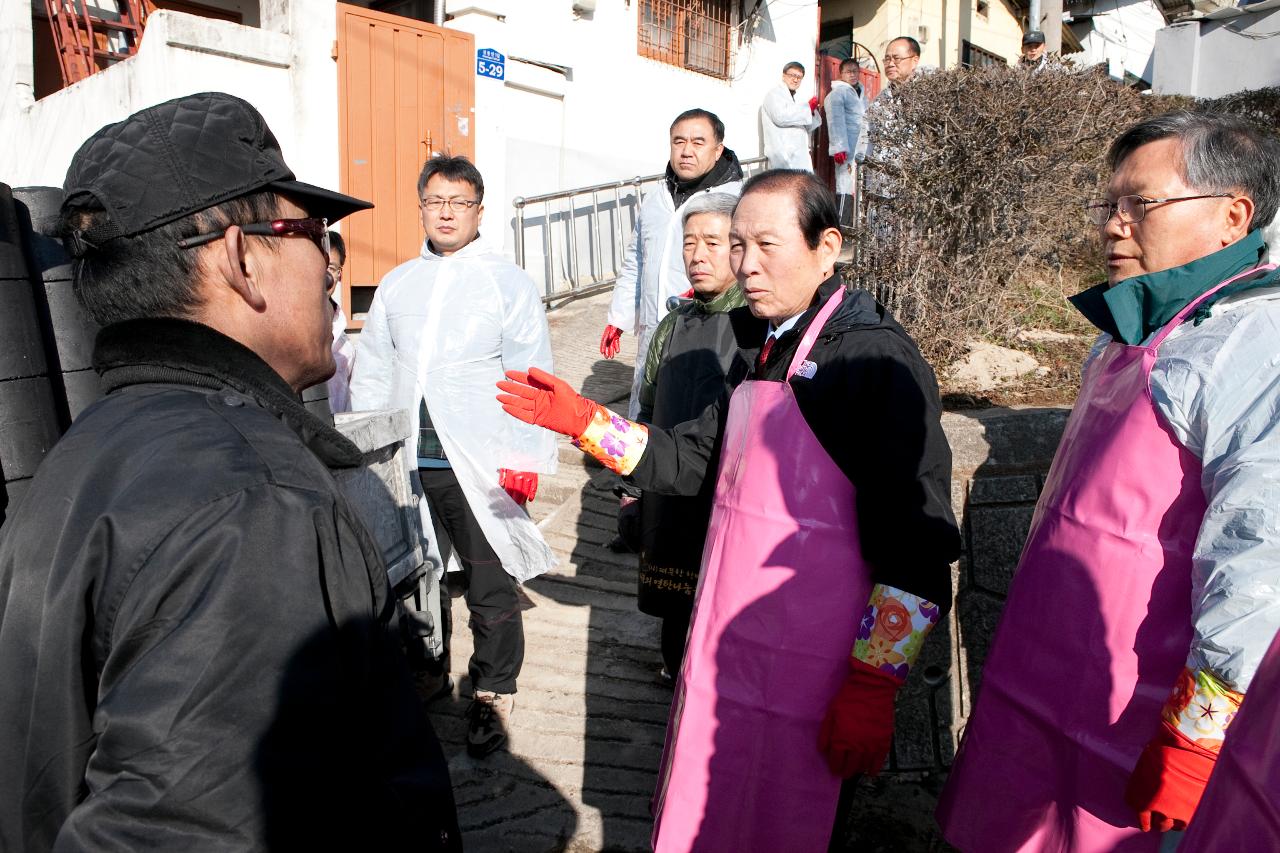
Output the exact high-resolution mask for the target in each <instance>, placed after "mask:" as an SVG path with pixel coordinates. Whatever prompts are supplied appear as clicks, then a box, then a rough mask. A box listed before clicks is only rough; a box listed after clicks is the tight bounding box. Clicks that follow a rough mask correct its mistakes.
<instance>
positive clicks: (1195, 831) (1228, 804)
mask: <svg viewBox="0 0 1280 853" xmlns="http://www.w3.org/2000/svg"><path fill="white" fill-rule="evenodd" d="M1179 849H1181V850H1190V851H1195V853H1240V851H1245V850H1280V636H1277V637H1276V639H1275V640H1273V641H1272V643H1271V649H1270V650H1269V651H1268V652H1267V656H1266V657H1265V658H1263V661H1262V666H1260V667H1258V674H1257V675H1255V676H1254V678H1253V682H1252V683H1251V684H1250V685H1249V690H1248V692H1247V693H1245V697H1244V704H1243V705H1241V706H1240V713H1239V714H1238V715H1237V716H1236V718H1235V720H1234V721H1233V722H1232V723H1231V728H1229V729H1227V740H1226V742H1225V743H1224V744H1223V745H1222V752H1221V753H1219V755H1218V763H1217V766H1216V767H1214V769H1213V776H1211V777H1210V778H1209V787H1207V788H1205V791H1204V797H1203V798H1202V799H1201V800H1200V806H1199V808H1197V809H1196V814H1195V817H1194V818H1192V819H1191V826H1189V827H1188V828H1187V832H1186V835H1185V836H1183V839H1182V844H1181V846H1180V848H1179Z"/></svg>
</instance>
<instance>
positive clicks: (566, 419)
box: [498, 367, 600, 438]
mask: <svg viewBox="0 0 1280 853" xmlns="http://www.w3.org/2000/svg"><path fill="white" fill-rule="evenodd" d="M498 389H499V390H501V391H503V392H504V393H502V394H499V395H498V402H499V403H501V404H502V410H503V411H504V412H506V413H507V414H508V415H511V417H513V418H519V419H520V420H522V421H524V422H525V423H527V424H534V425H535V426H540V427H546V428H547V429H549V430H553V431H555V432H558V433H560V434H561V435H567V436H569V437H570V438H577V437H578V436H580V435H582V434H583V433H584V432H586V430H587V426H588V425H589V424H590V423H591V419H592V418H593V417H594V416H595V413H596V410H597V409H599V408H600V404H599V403H596V402H595V401H593V400H588V399H587V398H586V397H583V396H582V395H581V394H579V393H578V392H577V391H574V390H573V388H571V387H570V386H569V383H568V382H565V381H564V380H563V379H560V378H559V377H557V376H553V375H551V374H550V373H547V372H546V371H545V370H539V369H538V368H536V367H531V368H529V372H528V373H521V372H520V371H518V370H508V371H507V378H506V379H504V380H502V381H501V382H499V383H498Z"/></svg>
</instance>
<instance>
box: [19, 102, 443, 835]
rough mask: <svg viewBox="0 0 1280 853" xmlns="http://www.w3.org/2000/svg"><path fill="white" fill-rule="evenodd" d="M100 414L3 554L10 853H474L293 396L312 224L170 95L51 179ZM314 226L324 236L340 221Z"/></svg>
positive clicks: (253, 149) (215, 116)
mask: <svg viewBox="0 0 1280 853" xmlns="http://www.w3.org/2000/svg"><path fill="white" fill-rule="evenodd" d="M65 189H66V200H65V201H64V203H63V208H62V216H63V228H64V235H65V236H64V241H65V242H66V244H67V246H68V249H69V250H70V251H71V252H72V254H73V255H74V256H75V285H74V286H75V293H76V297H77V298H78V299H79V301H80V303H81V305H82V306H83V307H84V309H85V310H86V311H87V313H88V314H89V315H90V316H91V317H92V318H93V319H94V320H95V321H96V322H98V323H99V324H101V325H102V327H103V328H102V331H101V332H100V334H99V335H98V339H97V343H96V347H95V351H94V367H95V369H96V370H97V371H98V372H99V373H100V374H101V375H102V378H103V383H104V385H105V386H106V388H107V395H106V397H105V398H104V399H103V400H101V401H99V402H98V403H96V404H94V405H93V406H91V407H90V408H88V409H87V410H85V412H84V413H82V414H81V415H80V417H79V418H78V419H77V421H76V422H75V424H74V425H73V426H72V427H71V429H70V430H69V431H68V432H67V434H66V436H64V437H63V439H62V440H61V441H60V442H59V443H58V445H57V446H56V447H54V448H53V450H52V451H51V452H50V453H49V455H48V456H47V457H46V458H45V460H44V463H43V464H42V465H41V467H40V469H39V471H38V472H37V474H36V477H35V479H34V481H33V482H32V485H31V488H30V491H29V492H28V493H27V495H26V497H25V498H24V500H23V502H22V503H21V504H20V505H19V506H18V508H17V511H16V512H15V513H14V514H13V515H11V516H10V519H9V522H8V524H7V525H6V527H5V529H4V532H3V534H2V535H0V683H3V684H4V688H3V689H2V690H0V720H3V721H4V724H3V725H2V726H0V849H5V850H24V851H39V850H48V849H51V848H57V849H59V850H73V849H74V850H84V849H95V850H134V849H142V848H153V849H154V848H162V849H173V850H181V849H260V848H267V847H277V848H279V847H288V848H300V849H301V848H308V847H310V848H320V847H321V846H323V847H327V848H330V849H357V848H360V849H387V848H390V847H392V846H393V845H403V844H405V843H412V844H414V846H415V848H416V849H424V848H425V849H430V850H449V849H460V846H461V845H460V839H459V837H458V830H457V819H456V816H455V813H454V804H453V798H452V795H451V793H450V787H449V777H448V771H447V768H446V767H445V764H444V760H443V756H442V754H441V751H440V747H439V744H438V743H437V741H436V738H435V735H434V733H433V732H432V731H431V728H430V725H429V723H427V721H426V719H425V717H424V716H423V714H422V709H421V707H420V705H419V704H418V702H417V698H416V697H415V696H414V694H413V690H412V686H411V684H410V682H409V680H408V675H407V671H406V668H405V665H404V662H403V660H402V658H401V656H400V653H399V651H398V647H397V636H396V634H395V631H396V630H397V627H398V625H397V622H396V620H395V616H394V614H395V611H394V607H393V605H394V600H393V599H392V597H391V594H390V590H389V589H388V584H387V578H386V572H385V568H384V566H383V563H382V559H381V556H380V552H379V549H378V547H377V546H376V544H375V543H374V541H373V540H372V538H371V537H370V535H369V534H368V533H367V532H366V531H365V529H364V527H363V526H362V524H361V522H360V521H359V520H358V519H357V517H356V516H355V514H354V513H353V511H352V509H351V508H350V507H349V506H348V505H347V503H346V501H345V500H344V499H343V497H342V494H341V492H340V491H339V489H338V487H337V485H336V483H335V482H334V479H333V477H332V476H331V474H330V472H329V469H330V468H343V467H352V466H355V465H357V464H359V452H358V451H357V449H356V448H355V446H354V445H352V444H350V443H349V442H348V441H347V440H346V439H345V438H344V437H343V436H342V435H340V434H339V433H337V432H335V431H334V430H333V429H331V428H330V427H328V426H326V425H325V424H324V423H323V422H322V421H320V420H319V419H317V418H315V417H313V416H312V415H310V414H309V413H308V412H307V411H306V410H305V409H304V408H303V406H302V404H301V402H300V401H299V399H298V393H299V392H300V391H301V390H302V389H303V388H306V387H308V386H310V385H313V384H316V383H318V382H322V381H324V380H325V379H326V378H327V377H328V376H329V375H330V374H331V373H332V372H333V369H334V363H333V355H332V352H331V350H330V343H331V331H330V323H331V321H332V313H331V308H330V307H329V301H328V297H327V294H326V284H327V274H326V265H327V264H328V262H329V258H328V229H327V224H328V222H332V221H334V220H336V219H340V218H342V217H343V216H346V215H347V214H349V213H352V212H353V211H356V210H360V209H362V208H367V207H369V206H370V205H368V204H367V203H366V202H362V201H360V200H358V199H354V198H350V197H348V196H344V195H340V194H338V193H334V192H329V191H327V190H323V189H320V188H319V187H314V186H311V185H308V184H303V183H300V182H298V181H296V180H294V176H293V173H292V172H291V171H290V170H289V167H288V166H287V165H285V162H284V160H283V158H282V156H281V153H280V148H279V145H278V144H277V143H276V140H275V137H274V136H273V135H272V133H271V131H270V129H269V128H268V127H267V125H266V123H265V122H264V121H263V119H262V116H261V115H259V114H258V112H257V111H256V110H254V108H253V107H251V106H250V105H249V104H248V103H246V102H244V101H242V100H240V99H238V98H233V97H231V96H229V95H225V94H220V93H205V94H200V95H191V96H188V97H184V98H179V99H177V100H174V101H170V102H168V103H164V104H161V105H159V106H156V107H152V108H149V109H146V110H143V111H141V112H139V113H136V114H135V115H132V116H130V117H129V118H127V119H125V120H124V121H122V122H120V123H118V124H113V125H109V126H107V127H104V128H102V129H101V130H99V131H98V132H97V133H95V134H94V135H93V136H92V137H90V139H89V140H88V141H87V142H85V143H84V145H83V146H81V148H80V150H79V151H78V152H77V153H76V155H75V157H74V159H73V160H72V163H71V168H70V170H69V171H68V173H67V178H66V184H65ZM326 220H328V222H326Z"/></svg>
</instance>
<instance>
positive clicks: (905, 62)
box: [878, 36, 920, 97]
mask: <svg viewBox="0 0 1280 853" xmlns="http://www.w3.org/2000/svg"><path fill="white" fill-rule="evenodd" d="M883 62H884V76H885V79H887V80H888V81H889V83H888V85H887V86H885V87H884V89H883V90H882V91H881V92H880V95H879V96H878V97H892V96H893V95H894V94H895V93H896V92H897V90H898V87H900V86H904V85H906V84H907V83H908V82H910V80H911V78H912V77H914V76H915V73H916V69H917V68H919V67H920V42H918V41H916V40H915V39H913V38H912V37H911V36H898V37H897V38H896V39H894V40H893V41H891V42H889V44H888V45H887V46H886V47H885V49H884V58H883Z"/></svg>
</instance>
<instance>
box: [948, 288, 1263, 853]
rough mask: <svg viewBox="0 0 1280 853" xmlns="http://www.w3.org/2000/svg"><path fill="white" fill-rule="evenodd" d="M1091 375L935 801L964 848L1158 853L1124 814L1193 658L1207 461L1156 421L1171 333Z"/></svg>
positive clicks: (1107, 353)
mask: <svg viewBox="0 0 1280 853" xmlns="http://www.w3.org/2000/svg"><path fill="white" fill-rule="evenodd" d="M1251 272H1253V270H1250V271H1249V272H1245V273H1241V274H1240V275H1239V276H1236V277H1234V278H1231V279H1228V280H1227V281H1225V282H1222V283H1221V284H1219V285H1218V286H1217V287H1214V288H1212V289H1210V290H1208V291H1206V292H1205V293H1204V294H1202V295H1201V296H1200V297H1199V298H1197V299H1196V300H1194V301H1193V302H1192V303H1191V304H1189V305H1187V306H1186V307H1185V308H1183V309H1182V311H1180V312H1179V313H1178V315H1177V316H1175V317H1174V318H1173V319H1172V320H1170V321H1169V323H1168V324H1167V325H1165V326H1164V327H1163V328H1162V329H1160V331H1159V332H1158V333H1157V334H1156V336H1155V337H1154V338H1153V339H1152V340H1151V343H1150V344H1149V345H1148V346H1127V345H1125V344H1123V343H1118V342H1112V343H1111V344H1110V345H1109V346H1107V348H1106V349H1105V350H1103V351H1102V353H1100V354H1099V355H1098V356H1097V357H1096V358H1095V359H1094V360H1093V362H1092V363H1091V364H1090V365H1089V368H1088V371H1087V373H1086V375H1085V378H1084V383H1083V387H1082V388H1081V393H1080V399H1079V400H1077V401H1076V405H1075V408H1074V409H1073V410H1072V412H1071V418H1070V420H1069V421H1068V422H1067V427H1066V431H1065V432H1064V434H1063V436H1062V444H1061V445H1060V446H1059V447H1058V453H1057V456H1056V457H1054V460H1053V466H1052V468H1051V469H1050V471H1049V476H1048V478H1047V479H1046V481H1045V486H1044V492H1043V494H1042V495H1041V496H1040V501H1039V503H1038V504H1037V505H1036V513H1035V518H1034V519H1033V520H1032V522H1031V531H1030V533H1029V534H1028V537H1027V544H1026V546H1025V548H1024V549H1023V552H1022V558H1021V560H1020V561H1019V563H1018V570H1017V573H1016V575H1015V576H1014V579H1013V583H1012V584H1011V585H1010V588H1009V600H1008V602H1007V603H1006V604H1005V608H1004V615H1003V617H1002V618H1001V620H1000V627H999V629H997V631H996V634H995V640H994V642H993V644H992V646H991V652H990V654H989V655H988V657H987V661H986V665H985V666H984V667H983V670H982V676H981V677H982V682H981V686H980V690H979V693H978V702H977V706H976V708H975V709H974V713H973V715H972V717H971V718H970V719H969V723H968V725H967V727H966V729H965V734H964V740H963V742H962V743H961V746H960V751H959V754H958V755H957V756H956V761H955V764H954V766H953V767H952V770H951V776H950V779H949V780H948V782H947V787H946V789H945V790H944V791H943V794H942V799H941V802H940V803H939V806H938V821H939V823H940V824H941V825H942V829H943V835H944V836H945V837H946V839H947V840H948V841H950V842H951V843H952V844H954V845H955V846H957V847H959V848H960V849H961V850H964V851H973V853H979V851H980V853H989V852H990V853H1001V851H1009V850H1053V851H1079V853H1087V852H1088V851H1099V853H1101V851H1110V850H1124V851H1131V850H1133V851H1136V850H1152V851H1154V850H1157V849H1158V848H1159V845H1160V834H1159V833H1147V834H1144V833H1143V832H1142V831H1141V830H1140V829H1139V828H1138V825H1137V818H1136V816H1135V815H1134V814H1133V812H1132V811H1131V810H1130V809H1129V808H1128V807H1127V806H1126V805H1125V803H1124V789H1125V785H1126V783H1127V782H1128V780H1129V775H1130V773H1131V772H1132V771H1133V768H1134V765H1136V764H1137V762H1138V756H1139V754H1140V753H1141V752H1142V748H1143V747H1144V746H1145V745H1146V744H1147V741H1149V740H1150V739H1151V737H1152V736H1153V735H1154V734H1155V733H1156V729H1157V727H1158V726H1159V725H1160V711H1161V708H1162V707H1163V706H1164V703H1165V700H1166V699H1167V698H1168V696H1169V693H1170V691H1171V690H1172V689H1173V684H1174V681H1175V680H1176V679H1177V676H1178V673H1180V672H1181V671H1182V669H1183V666H1184V665H1185V664H1186V659H1187V652H1188V650H1189V649H1190V646H1191V554H1192V548H1193V546H1194V545H1195V541H1196V536H1197V534H1198V533H1199V530H1200V522H1201V520H1202V519H1203V518H1204V513H1205V509H1206V507H1207V504H1206V502H1205V497H1204V493H1203V491H1202V489H1201V486H1200V472H1201V464H1200V460H1199V459H1198V458H1196V456H1195V455H1194V454H1192V453H1191V452H1190V451H1188V450H1186V449H1185V448H1184V447H1182V446H1181V445H1180V444H1178V442H1177V441H1176V440H1175V439H1174V437H1173V435H1172V434H1171V433H1170V432H1169V430H1168V429H1167V428H1166V427H1165V425H1164V424H1163V423H1162V422H1161V421H1160V419H1159V416H1158V413H1157V411H1156V407H1155V404H1154V403H1153V402H1152V399H1151V389H1150V384H1149V379H1150V375H1151V368H1152V365H1153V364H1154V363H1155V360H1156V353H1157V351H1158V350H1159V348H1160V344H1161V343H1162V342H1163V341H1164V339H1165V337H1166V336H1167V335H1168V334H1169V332H1170V331H1172V330H1173V329H1174V328H1176V327H1177V325H1178V324H1179V323H1181V322H1182V321H1183V320H1184V319H1185V318H1186V317H1188V316H1190V314H1191V312H1193V311H1194V310H1195V309H1196V307H1197V306H1198V305H1199V304H1200V302H1202V301H1203V300H1204V299H1206V298H1207V297H1208V296H1209V295H1210V294H1212V293H1214V292H1216V291H1217V290H1218V289H1219V288H1221V287H1224V286H1226V285H1227V284H1229V283H1231V282H1232V281H1235V279H1236V278H1240V277H1243V276H1246V275H1249V274H1250V273H1251Z"/></svg>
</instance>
